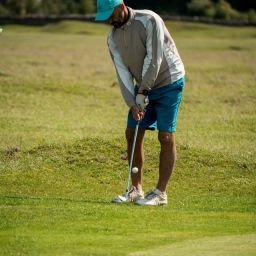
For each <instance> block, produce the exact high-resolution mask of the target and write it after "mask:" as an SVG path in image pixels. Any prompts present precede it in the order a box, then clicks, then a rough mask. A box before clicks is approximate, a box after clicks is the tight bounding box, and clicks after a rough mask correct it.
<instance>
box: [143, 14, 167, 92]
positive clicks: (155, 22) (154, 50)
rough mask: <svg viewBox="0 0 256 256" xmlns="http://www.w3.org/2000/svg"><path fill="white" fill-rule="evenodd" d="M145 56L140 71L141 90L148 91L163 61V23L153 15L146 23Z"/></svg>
mask: <svg viewBox="0 0 256 256" xmlns="http://www.w3.org/2000/svg"><path fill="white" fill-rule="evenodd" d="M146 33H147V41H146V47H147V55H146V57H145V59H144V65H143V69H142V82H141V89H140V90H142V89H146V90H150V89H152V87H153V86H154V84H155V81H156V79H157V76H158V72H159V69H160V66H161V64H162V60H163V50H164V49H163V47H164V29H163V21H162V19H161V18H160V17H159V16H158V15H153V16H152V18H151V19H149V20H148V22H147V23H146Z"/></svg>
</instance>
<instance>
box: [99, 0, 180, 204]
mask: <svg viewBox="0 0 256 256" xmlns="http://www.w3.org/2000/svg"><path fill="white" fill-rule="evenodd" d="M96 20H97V21H106V22H107V23H109V24H111V25H112V26H113V28H112V30H111V31H110V33H109V35H108V47H109V51H110V55H111V57H112V60H113V63H114V65H115V68H116V73H117V77H118V80H119V84H120V88H121V93H122V96H123V98H124V100H125V102H126V104H127V105H128V107H129V113H128V120H127V128H126V140H127V147H128V159H130V154H131V148H132V143H133V136H134V131H135V127H136V124H137V122H138V121H140V125H139V131H138V137H137V142H136V147H135V153H134V161H133V166H136V167H138V169H139V171H138V173H136V174H131V175H132V177H131V178H132V186H131V188H130V191H129V193H128V201H129V202H135V203H136V204H139V205H152V206H153V205H165V204H167V194H166V188H167V184H168V181H169V179H170V177H171V174H172V171H173V169H174V164H175V160H176V144H175V131H176V120H177V113H178V109H179V105H180V102H181V97H182V91H183V89H184V86H185V81H184V75H185V70H184V66H183V63H182V60H181V58H180V56H179V53H178V51H177V49H176V46H175V43H174V41H173V39H172V37H171V36H170V34H169V32H168V30H167V29H166V27H165V24H164V22H163V20H162V19H161V18H160V17H159V16H158V15H157V14H156V13H154V12H152V11H149V10H133V9H132V8H129V7H127V6H126V5H125V4H124V3H123V1H122V0H98V1H97V15H96ZM134 81H135V84H134ZM156 128H157V129H158V140H159V142H160V146H161V150H160V159H159V161H160V163H159V179H158V182H157V184H156V187H155V188H154V189H153V190H152V191H150V192H148V193H147V194H146V195H145V197H144V192H143V189H142V169H143V164H144V149H143V137H144V134H145V131H146V130H154V129H156ZM122 198H123V197H121V196H117V197H115V198H113V199H112V202H115V203H122V202H123V200H122Z"/></svg>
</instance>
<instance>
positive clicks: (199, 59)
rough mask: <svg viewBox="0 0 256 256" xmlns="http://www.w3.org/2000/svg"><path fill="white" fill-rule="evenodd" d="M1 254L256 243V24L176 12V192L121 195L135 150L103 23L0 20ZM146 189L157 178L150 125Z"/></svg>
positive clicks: (161, 251) (248, 250) (241, 247)
mask: <svg viewBox="0 0 256 256" xmlns="http://www.w3.org/2000/svg"><path fill="white" fill-rule="evenodd" d="M1 27H3V29H4V30H3V33H1V35H0V49H1V53H0V255H54V256H55V255H93V256H95V255H175V256H179V255H184V256H194V255H197V256H200V255H207V256H208V255H209V256H215V255H218V256H230V255H232V256H238V255H239V256H252V255H255V254H256V248H255V236H256V222H255V210H256V207H255V206H256V180H255V171H256V150H255V142H256V111H255V109H256V75H255V74H256V65H255V59H256V32H255V28H244V27H240V28H235V27H232V28H231V27H224V26H213V25H212V26H209V25H202V24H192V23H182V22H167V27H168V29H169V30H170V32H171V34H172V35H173V37H174V39H175V42H176V44H177V47H178V49H179V52H180V55H181V57H182V59H183V61H184V64H185V67H186V80H187V84H186V90H185V92H184V97H183V102H182V105H181V108H180V112H179V119H178V127H177V134H176V136H177V152H178V160H177V164H176V169H175V172H174V174H173V176H172V179H171V182H170V185H169V188H168V199H169V204H168V206H165V207H156V208H147V207H139V206H135V205H132V204H128V205H115V204H111V203H110V200H111V198H112V197H113V196H115V195H117V194H120V193H123V191H124V188H125V183H126V177H127V162H126V161H122V160H120V156H121V155H122V154H123V153H124V152H125V151H126V142H125V137H124V129H125V126H126V115H127V107H126V105H125V104H124V102H123V100H122V98H121V94H120V90H119V87H118V83H117V80H116V75H115V70H114V67H113V65H112V63H111V59H110V56H109V53H108V50H107V45H106V37H107V34H108V31H109V27H108V26H106V25H100V24H93V23H82V22H61V23H56V24H50V25H46V26H41V27H33V26H18V25H4V26H1ZM145 153H146V162H145V170H144V188H145V190H146V191H147V190H150V189H152V188H153V187H154V186H155V183H156V180H157V177H158V158H159V155H158V154H159V144H158V141H157V133H156V132H147V133H146V136H145Z"/></svg>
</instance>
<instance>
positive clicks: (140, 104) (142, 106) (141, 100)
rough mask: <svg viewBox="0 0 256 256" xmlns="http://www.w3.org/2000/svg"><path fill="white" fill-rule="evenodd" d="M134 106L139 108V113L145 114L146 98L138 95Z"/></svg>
mask: <svg viewBox="0 0 256 256" xmlns="http://www.w3.org/2000/svg"><path fill="white" fill-rule="evenodd" d="M135 102H136V105H137V106H138V107H139V109H140V111H142V112H145V111H146V107H147V105H148V102H149V101H148V96H147V95H143V94H140V93H138V94H137V96H136V100H135Z"/></svg>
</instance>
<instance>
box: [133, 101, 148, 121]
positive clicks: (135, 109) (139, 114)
mask: <svg viewBox="0 0 256 256" xmlns="http://www.w3.org/2000/svg"><path fill="white" fill-rule="evenodd" d="M131 111H132V116H133V118H134V119H135V120H136V121H141V120H142V119H143V117H144V115H145V111H141V110H140V108H139V107H138V106H137V105H134V106H132V107H131Z"/></svg>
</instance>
